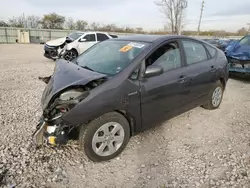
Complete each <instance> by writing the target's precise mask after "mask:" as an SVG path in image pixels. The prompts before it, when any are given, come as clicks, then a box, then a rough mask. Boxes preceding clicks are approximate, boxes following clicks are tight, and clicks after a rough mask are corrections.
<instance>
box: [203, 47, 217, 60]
mask: <svg viewBox="0 0 250 188" xmlns="http://www.w3.org/2000/svg"><path fill="white" fill-rule="evenodd" d="M205 46H206V48H207V51H208V53H209V54H210V56H211V57H212V58H213V57H214V56H215V55H216V49H215V48H213V47H211V46H209V45H205Z"/></svg>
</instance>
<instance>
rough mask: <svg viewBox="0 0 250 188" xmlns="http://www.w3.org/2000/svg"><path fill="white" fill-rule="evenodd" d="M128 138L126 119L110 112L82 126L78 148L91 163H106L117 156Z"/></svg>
mask: <svg viewBox="0 0 250 188" xmlns="http://www.w3.org/2000/svg"><path fill="white" fill-rule="evenodd" d="M129 138H130V127H129V123H128V121H127V119H126V118H125V117H124V116H122V115H121V114H119V113H117V112H110V113H107V114H104V115H102V116H100V117H99V118H97V119H95V120H93V121H91V122H90V123H88V125H87V126H82V127H81V129H80V133H79V142H80V148H81V149H82V150H84V151H85V154H86V155H87V156H88V158H89V159H91V160H92V161H106V160H110V159H112V158H114V157H116V156H117V155H119V154H120V153H121V152H122V151H123V150H124V148H125V147H126V145H127V143H128V141H129Z"/></svg>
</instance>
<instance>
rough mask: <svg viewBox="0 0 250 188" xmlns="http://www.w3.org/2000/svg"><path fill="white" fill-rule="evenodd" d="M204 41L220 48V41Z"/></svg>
mask: <svg viewBox="0 0 250 188" xmlns="http://www.w3.org/2000/svg"><path fill="white" fill-rule="evenodd" d="M203 40H204V41H206V42H208V43H209V44H212V45H213V46H215V47H217V48H219V46H220V45H219V39H203Z"/></svg>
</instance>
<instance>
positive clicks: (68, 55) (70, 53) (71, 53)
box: [63, 49, 78, 61]
mask: <svg viewBox="0 0 250 188" xmlns="http://www.w3.org/2000/svg"><path fill="white" fill-rule="evenodd" d="M77 56H78V53H77V51H76V50H74V49H72V50H68V51H66V52H65V54H64V56H63V58H64V59H65V60H67V61H72V60H73V59H75V58H77Z"/></svg>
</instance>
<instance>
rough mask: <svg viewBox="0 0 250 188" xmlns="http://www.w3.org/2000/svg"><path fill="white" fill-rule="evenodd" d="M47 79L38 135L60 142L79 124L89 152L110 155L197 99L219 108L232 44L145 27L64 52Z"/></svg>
mask: <svg viewBox="0 0 250 188" xmlns="http://www.w3.org/2000/svg"><path fill="white" fill-rule="evenodd" d="M47 80H48V82H47V86H46V88H45V90H44V92H43V95H42V100H41V103H42V109H43V113H42V116H41V119H40V121H39V123H38V125H37V129H36V131H35V132H34V134H33V138H34V140H35V143H36V144H37V145H43V144H45V145H46V144H48V145H49V146H54V147H56V146H60V145H63V144H65V143H67V141H68V139H69V137H68V135H69V134H70V132H71V131H72V130H77V131H78V133H79V144H80V148H81V150H84V151H85V154H86V155H87V156H88V157H89V159H91V160H92V161H105V160H110V159H112V158H114V157H116V156H117V155H118V154H119V153H121V152H122V151H123V150H124V148H125V147H126V145H127V143H128V141H129V139H130V137H131V136H133V135H135V134H138V133H140V132H142V131H144V130H146V129H149V128H150V127H152V126H154V125H157V124H161V123H162V122H163V121H165V120H167V119H170V118H172V117H174V116H177V115H179V114H182V113H184V112H186V111H188V110H190V109H193V108H195V107H197V106H202V107H204V108H205V109H209V110H214V109H217V108H218V107H219V106H220V104H221V101H222V98H223V92H224V90H225V88H226V83H227V80H228V66H227V59H226V56H225V54H224V52H222V51H221V50H219V49H217V48H216V47H214V46H213V45H210V44H208V43H205V42H203V41H201V40H197V39H194V38H190V37H185V36H176V35H174V36H166V35H163V36H161V35H138V36H129V37H128V36H127V37H121V38H116V39H109V40H105V41H102V42H100V43H97V44H96V45H94V46H92V47H91V48H89V49H88V50H86V51H85V52H83V53H82V54H81V55H79V56H78V57H77V58H76V59H74V60H73V61H71V62H69V61H66V60H63V59H60V60H58V61H57V62H56V66H55V69H54V73H53V74H52V75H51V76H49V77H48V79H47ZM145 155H146V154H145Z"/></svg>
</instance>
